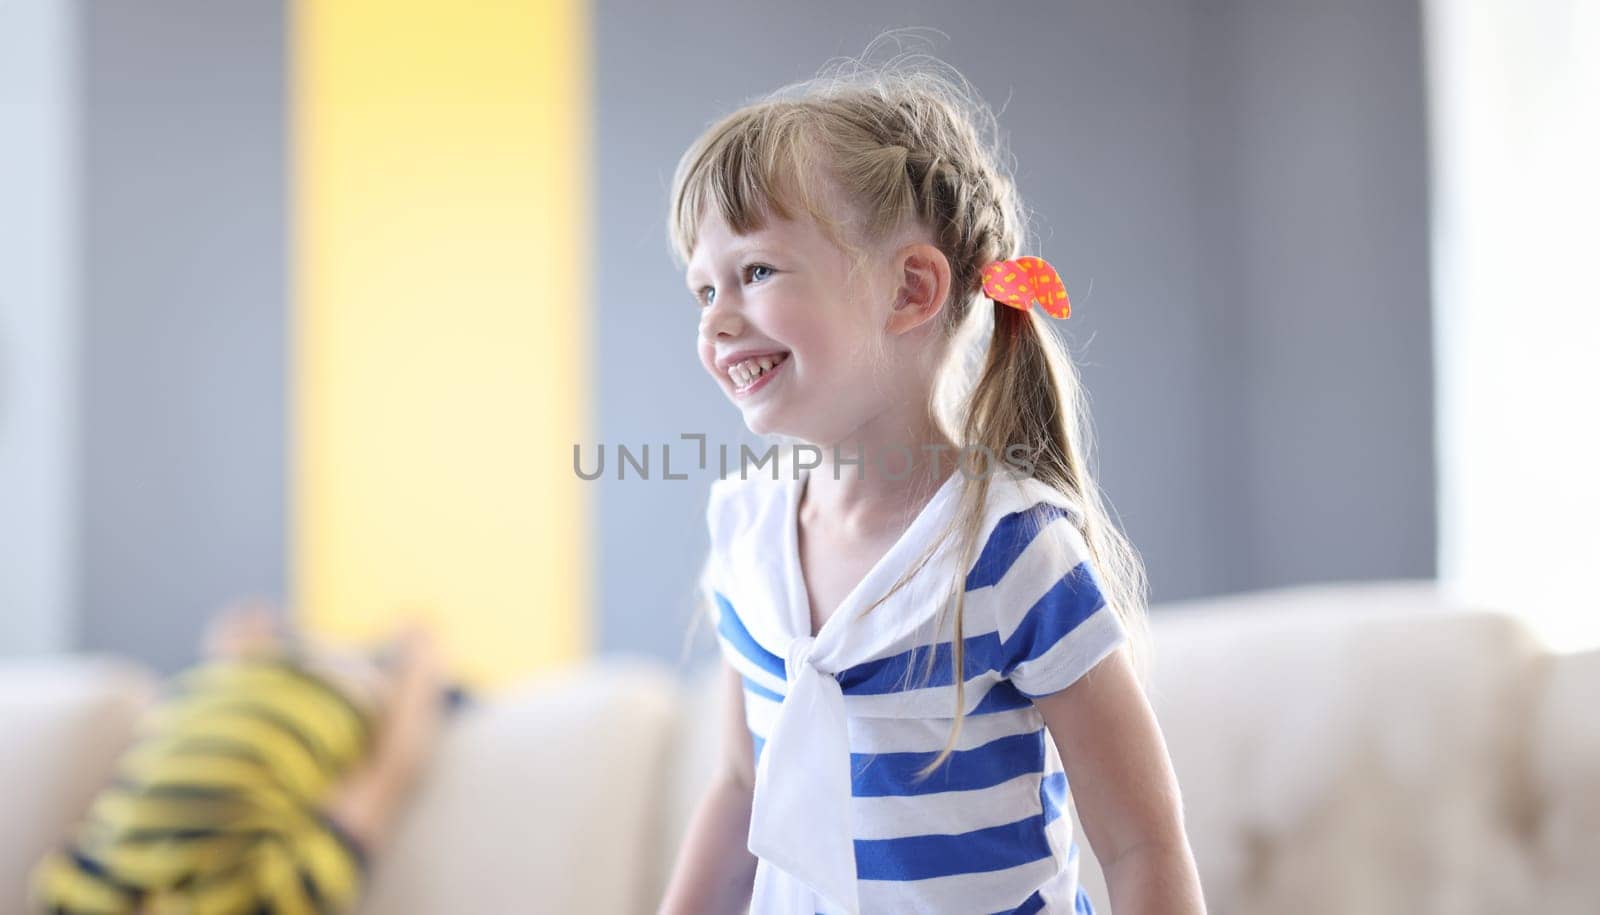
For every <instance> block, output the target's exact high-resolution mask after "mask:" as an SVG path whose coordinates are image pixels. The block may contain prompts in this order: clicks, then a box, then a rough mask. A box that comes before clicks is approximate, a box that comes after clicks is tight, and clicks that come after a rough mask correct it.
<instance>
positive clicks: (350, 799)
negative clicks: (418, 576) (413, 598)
mask: <svg viewBox="0 0 1600 915" xmlns="http://www.w3.org/2000/svg"><path fill="white" fill-rule="evenodd" d="M401 651H402V655H401V660H400V661H399V670H398V671H397V674H396V678H395V682H394V687H393V689H392V692H391V693H390V696H389V700H388V704H387V709H386V711H385V714H384V716H383V722H382V725H381V727H380V728H379V730H378V734H377V738H376V740H375V741H374V745H373V752H372V756H371V758H369V759H368V760H367V761H366V762H365V763H364V764H363V765H362V766H361V767H360V768H358V769H357V770H356V771H354V772H352V773H351V774H350V776H349V777H348V778H347V779H346V781H345V782H344V783H343V784H342V785H341V786H340V787H339V789H338V790H337V791H336V792H335V794H334V796H333V798H332V799H331V800H330V802H329V804H328V807H327V809H326V811H325V812H326V813H327V814H328V815H329V816H330V817H332V818H333V819H334V821H335V822H336V823H338V824H339V825H340V826H341V827H343V828H344V829H345V831H346V832H347V833H349V834H350V836H352V837H353V838H354V839H355V840H356V841H357V842H358V843H359V845H360V847H361V849H362V851H363V852H364V853H366V854H371V853H373V852H376V851H377V850H378V849H379V848H381V847H382V846H383V845H385V844H387V842H388V840H389V839H390V837H391V835H392V833H393V831H394V826H395V821H396V819H397V818H398V816H399V813H400V811H401V809H402V807H403V806H404V804H405V802H406V801H407V800H408V799H409V797H410V794H411V792H412V789H413V787H414V786H415V782H416V781H417V778H418V776H419V775H420V774H421V771H422V769H423V767H424V766H425V764H426V762H427V760H428V758H429V756H430V755H431V754H432V751H433V744H434V742H435V738H436V737H437V735H438V733H439V728H440V719H441V717H442V710H441V708H440V704H441V703H440V699H439V697H440V694H441V691H442V689H443V682H444V679H443V678H444V674H443V660H442V658H441V656H440V654H439V651H438V648H437V646H436V645H435V644H434V642H433V639H432V636H431V635H429V634H428V633H427V632H425V631H422V630H419V629H413V630H411V631H409V632H407V633H406V634H405V636H404V637H403V639H402V648H401Z"/></svg>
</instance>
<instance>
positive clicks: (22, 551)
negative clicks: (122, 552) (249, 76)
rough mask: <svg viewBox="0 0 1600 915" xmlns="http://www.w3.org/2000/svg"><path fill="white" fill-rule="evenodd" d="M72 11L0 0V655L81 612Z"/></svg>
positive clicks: (60, 637)
mask: <svg viewBox="0 0 1600 915" xmlns="http://www.w3.org/2000/svg"><path fill="white" fill-rule="evenodd" d="M77 31H78V22H77V15H76V11H75V10H74V8H73V7H72V6H71V5H70V4H65V3H58V2H54V0H11V2H9V3H0V655H11V654H34V653H39V652H51V651H59V650H62V649H65V648H66V647H68V644H69V641H70V639H71V637H72V630H73V625H74V617H73V612H72V606H73V601H74V590H73V580H74V577H75V573H76V569H75V557H76V527H75V525H74V523H73V520H74V517H75V509H74V504H75V497H76V479H75V474H74V473H73V472H72V468H73V455H74V454H75V453H76V444H75V435H76V422H75V417H76V398H75V391H74V388H75V382H76V374H75V373H76V364H77V363H76V357H77V346H76V338H77V327H76V322H77V310H76V308H75V306H74V291H73V290H74V279H75V273H76V266H77V265H76V262H75V259H76V245H75V239H76V224H75V221H76V216H77V197H76V193H77V171H76V164H77V152H78V150H77V139H78V138H77V119H76V117H75V114H76V110H77V109H76V104H75V100H76V96H77V73H76V67H77V37H78V36H77Z"/></svg>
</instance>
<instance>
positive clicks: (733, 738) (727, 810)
mask: <svg viewBox="0 0 1600 915" xmlns="http://www.w3.org/2000/svg"><path fill="white" fill-rule="evenodd" d="M723 667H724V669H725V675H724V679H723V684H724V685H723V689H724V693H723V711H722V725H723V728H722V732H723V737H722V759H721V763H720V764H719V765H718V766H717V772H716V774H715V775H714V776H713V777H712V780H711V785H710V787H709V788H707V789H706V793H705V795H704V796H703V797H702V798H701V800H700V806H699V807H697V808H696V809H695V814H694V818H693V819H692V820H691V821H690V823H689V829H688V832H687V833H686V834H685V837H684V840H683V846H682V848H681V850H680V851H679V852H678V863H677V866H676V867H674V868H673V873H672V880H671V882H670V883H668V885H667V892H666V897H665V898H664V899H663V900H662V902H661V908H660V909H659V910H658V915H715V913H723V912H726V913H730V915H733V913H739V915H742V913H744V911H745V910H746V909H747V908H748V907H749V905H750V893H751V890H752V889H753V887H754V885H755V875H756V858H755V856H754V855H752V854H750V850H749V848H748V842H749V836H750V802H751V798H752V797H753V795H754V793H755V782H756V767H755V748H754V747H753V746H752V745H751V741H750V730H749V725H748V724H747V723H746V721H745V712H744V683H743V682H742V680H741V678H740V676H739V672H738V671H737V670H734V669H733V668H732V667H731V666H729V665H728V663H727V661H726V659H724V660H723Z"/></svg>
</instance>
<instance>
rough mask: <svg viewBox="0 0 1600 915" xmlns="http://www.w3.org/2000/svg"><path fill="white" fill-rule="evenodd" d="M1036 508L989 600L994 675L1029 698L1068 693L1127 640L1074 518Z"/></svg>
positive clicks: (1063, 513)
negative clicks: (994, 626)
mask: <svg viewBox="0 0 1600 915" xmlns="http://www.w3.org/2000/svg"><path fill="white" fill-rule="evenodd" d="M1040 508H1041V509H1043V510H1042V511H1038V512H1035V513H1034V523H1035V524H1036V526H1037V529H1036V530H1034V531H1032V532H1031V533H1028V534H1025V535H1023V540H1024V541H1025V542H1024V543H1022V544H1019V547H1018V550H1017V556H1016V560H1015V562H1014V563H1013V564H1012V567H1011V569H1010V570H1009V571H1008V573H1007V574H1006V575H1005V577H1004V578H1003V579H1001V580H1000V581H999V582H998V583H997V584H996V588H997V590H998V595H997V597H998V600H997V601H996V602H995V612H996V614H997V616H998V617H999V619H998V621H997V622H998V624H999V625H998V628H999V630H1000V636H1001V643H1000V674H1001V675H1002V676H1003V677H1005V678H1006V679H1008V680H1010V681H1011V684H1012V686H1014V687H1016V689H1017V690H1018V691H1019V692H1021V693H1022V694H1023V695H1025V696H1027V697H1029V698H1030V699H1033V698H1038V697H1040V696H1045V695H1049V694H1050V693H1054V692H1058V691H1060V690H1063V689H1066V688H1067V687H1068V686H1071V685H1072V684H1073V683H1074V682H1076V681H1077V680H1078V678H1079V677H1082V676H1083V675H1084V674H1085V673H1087V672H1088V671H1089V670H1090V669H1091V668H1093V667H1094V666H1095V665H1096V664H1098V663H1099V662H1100V661H1101V660H1102V659H1104V658H1105V657H1106V656H1107V655H1109V654H1110V653H1111V652H1112V651H1113V650H1115V649H1116V648H1117V647H1118V646H1119V645H1121V644H1123V643H1124V642H1126V641H1127V631H1126V629H1125V628H1124V627H1123V625H1122V621H1121V619H1120V618H1119V617H1118V616H1117V614H1116V611H1115V610H1114V609H1113V608H1112V607H1111V606H1110V605H1109V604H1108V603H1107V602H1106V598H1105V594H1104V592H1103V590H1102V587H1101V581H1100V577H1099V575H1098V574H1097V572H1096V569H1095V565H1094V562H1093V560H1092V558H1091V557H1090V555H1089V549H1088V544H1087V543H1086V542H1085V541H1084V539H1083V534H1082V533H1081V532H1080V531H1079V530H1078V528H1077V526H1076V524H1075V523H1074V521H1073V518H1072V516H1071V515H1070V514H1069V513H1067V512H1065V511H1061V510H1059V509H1056V508H1055V507H1054V506H1040Z"/></svg>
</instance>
